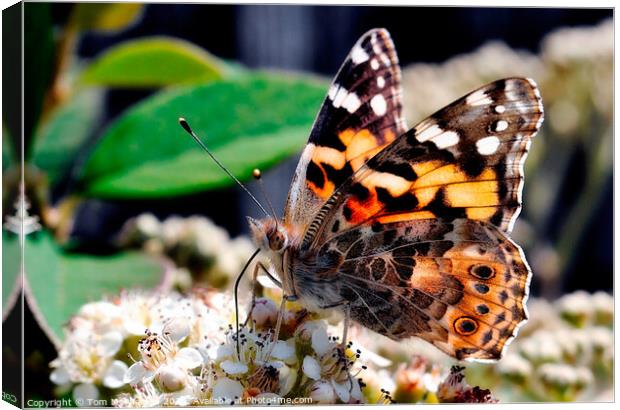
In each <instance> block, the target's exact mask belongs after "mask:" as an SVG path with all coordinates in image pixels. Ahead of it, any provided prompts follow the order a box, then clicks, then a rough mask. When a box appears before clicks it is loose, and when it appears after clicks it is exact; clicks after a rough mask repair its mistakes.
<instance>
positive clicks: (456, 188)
mask: <svg viewBox="0 0 620 410" xmlns="http://www.w3.org/2000/svg"><path fill="white" fill-rule="evenodd" d="M497 189H498V186H497V181H480V182H463V183H458V184H452V185H447V186H446V188H445V195H446V198H447V199H448V201H449V202H450V205H452V206H453V207H456V208H465V207H468V206H491V205H498V204H499V195H498V193H497Z"/></svg>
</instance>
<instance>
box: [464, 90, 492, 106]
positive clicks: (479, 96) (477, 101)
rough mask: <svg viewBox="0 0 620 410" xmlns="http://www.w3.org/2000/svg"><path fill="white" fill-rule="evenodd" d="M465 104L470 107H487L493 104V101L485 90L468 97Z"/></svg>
mask: <svg viewBox="0 0 620 410" xmlns="http://www.w3.org/2000/svg"><path fill="white" fill-rule="evenodd" d="M465 102H466V103H467V104H468V105H474V106H476V105H487V104H492V103H493V100H492V99H491V98H490V97H489V96H488V95H487V94H486V93H485V92H484V90H478V91H476V92H474V93H472V94H469V95H468V96H467V99H466V100H465Z"/></svg>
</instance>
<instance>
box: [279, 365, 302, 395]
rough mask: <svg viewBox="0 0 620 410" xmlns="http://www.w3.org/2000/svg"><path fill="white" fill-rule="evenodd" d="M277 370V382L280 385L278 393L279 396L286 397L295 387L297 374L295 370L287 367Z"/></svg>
mask: <svg viewBox="0 0 620 410" xmlns="http://www.w3.org/2000/svg"><path fill="white" fill-rule="evenodd" d="M278 370H279V371H278V380H279V384H280V390H279V391H278V393H279V394H280V396H286V395H287V394H288V393H289V392H290V391H291V390H292V389H293V387H294V386H295V382H296V381H297V375H298V372H297V370H296V369H295V368H293V367H288V366H283V367H281V368H280V369H278Z"/></svg>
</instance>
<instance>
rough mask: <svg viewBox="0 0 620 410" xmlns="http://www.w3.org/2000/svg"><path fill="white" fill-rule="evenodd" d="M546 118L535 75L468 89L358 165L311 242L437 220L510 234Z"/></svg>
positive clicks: (307, 241) (310, 234)
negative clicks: (372, 227) (360, 229)
mask: <svg viewBox="0 0 620 410" xmlns="http://www.w3.org/2000/svg"><path fill="white" fill-rule="evenodd" d="M542 119H543V108H542V102H541V99H540V94H539V92H538V89H537V88H536V85H535V84H534V82H533V81H532V80H529V79H523V78H508V79H504V80H499V81H496V82H494V83H491V84H489V85H486V86H484V87H482V88H480V89H478V90H476V91H474V92H472V93H470V94H468V95H467V96H465V97H463V98H461V99H459V100H457V101H456V102H454V103H452V104H450V105H449V106H447V107H446V108H444V109H442V110H440V111H439V112H437V113H436V114H434V115H432V116H431V117H429V118H428V119H426V120H424V121H422V122H421V123H420V124H419V125H418V126H416V127H415V128H413V129H412V130H410V131H409V132H407V133H405V134H403V135H402V136H400V137H399V138H397V139H396V140H395V141H394V142H393V143H391V144H390V145H388V146H387V147H386V148H385V149H383V150H382V151H381V152H379V153H378V154H377V155H375V156H374V157H373V158H371V159H370V160H369V161H368V162H367V163H366V164H365V165H364V166H362V167H361V168H360V169H358V170H357V172H356V173H355V175H353V176H352V177H351V178H349V180H347V182H346V183H345V184H343V185H342V186H341V189H339V190H338V191H337V192H335V193H334V195H332V197H330V198H329V200H328V201H327V202H326V204H325V205H324V206H323V209H321V210H320V211H319V212H318V214H317V217H316V218H315V219H314V220H313V222H312V223H311V224H310V226H309V227H308V230H307V232H306V235H305V237H304V246H305V247H306V248H309V247H312V246H315V245H316V244H320V243H322V242H324V241H326V240H328V239H329V238H330V237H331V236H333V235H334V234H336V233H338V232H340V231H342V230H346V229H351V228H352V227H356V226H359V225H364V224H372V223H376V222H379V223H390V222H398V221H407V220H417V219H429V218H442V219H444V220H453V219H457V218H466V219H472V220H479V221H485V222H489V223H492V224H494V225H496V226H498V227H499V228H500V229H501V230H503V231H505V232H510V231H511V229H512V225H513V223H514V221H515V219H516V217H517V215H518V213H519V211H520V209H521V189H522V185H523V163H524V161H525V158H526V156H527V153H528V150H529V146H530V144H531V140H532V137H534V135H535V134H536V132H537V131H538V129H539V128H540V124H541V123H542Z"/></svg>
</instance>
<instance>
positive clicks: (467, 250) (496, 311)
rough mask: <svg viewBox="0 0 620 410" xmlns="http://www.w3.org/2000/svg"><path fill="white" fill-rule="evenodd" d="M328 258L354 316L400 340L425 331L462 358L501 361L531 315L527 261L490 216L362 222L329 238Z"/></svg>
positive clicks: (323, 252)
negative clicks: (486, 219) (485, 219)
mask: <svg viewBox="0 0 620 410" xmlns="http://www.w3.org/2000/svg"><path fill="white" fill-rule="evenodd" d="M322 260H330V261H333V260H338V261H340V266H339V268H338V272H339V273H338V275H339V280H338V284H339V286H340V288H339V289H340V295H341V297H342V298H343V299H345V300H348V301H349V302H350V304H351V314H352V318H353V319H354V320H355V321H357V322H358V323H360V324H362V325H364V326H366V327H368V328H370V329H372V330H374V331H376V332H378V333H381V334H383V335H385V336H388V337H390V338H392V339H395V340H401V339H405V338H409V337H412V336H417V337H421V338H423V339H425V340H427V341H428V342H430V343H432V344H433V345H435V346H436V347H438V348H439V349H441V350H442V351H444V352H445V353H447V354H449V355H451V356H453V357H456V358H457V359H476V360H495V359H499V358H500V357H501V355H502V352H503V350H504V347H505V346H506V345H507V344H508V343H509V342H510V340H512V338H513V337H514V336H515V335H516V333H517V330H518V327H519V326H520V324H521V323H523V322H524V321H525V320H526V319H527V311H526V309H525V302H526V299H527V291H528V284H529V280H530V270H529V267H528V265H527V263H526V261H525V258H524V257H523V254H522V251H521V249H520V248H519V247H518V246H517V245H515V244H514V243H513V242H512V241H511V240H510V239H508V238H507V237H506V236H505V235H504V234H503V233H502V232H501V231H500V230H499V229H497V228H496V227H494V226H493V225H491V224H488V223H485V222H480V221H472V220H466V219H456V220H453V221H445V220H440V219H435V220H414V221H408V222H397V223H389V224H376V225H374V226H365V227H360V228H356V229H352V230H349V231H346V232H343V233H340V234H338V235H337V236H335V237H334V238H332V239H331V240H329V241H328V242H326V243H325V244H323V245H322V247H321V249H320V251H319V252H318V263H319V264H321V263H322Z"/></svg>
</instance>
